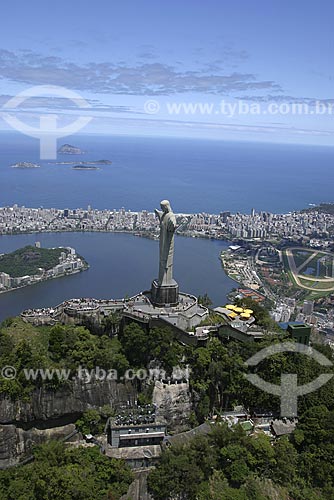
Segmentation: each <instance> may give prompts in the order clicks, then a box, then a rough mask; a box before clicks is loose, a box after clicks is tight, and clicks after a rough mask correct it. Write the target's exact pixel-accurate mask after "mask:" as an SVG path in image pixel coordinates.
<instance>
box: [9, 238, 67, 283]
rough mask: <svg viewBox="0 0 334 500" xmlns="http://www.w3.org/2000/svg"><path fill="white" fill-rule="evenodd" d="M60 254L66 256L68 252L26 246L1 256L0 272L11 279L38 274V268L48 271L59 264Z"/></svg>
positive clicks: (62, 249)
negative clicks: (63, 253)
mask: <svg viewBox="0 0 334 500" xmlns="http://www.w3.org/2000/svg"><path fill="white" fill-rule="evenodd" d="M62 252H65V253H66V254H68V250H66V249H64V248H36V247H34V246H30V245H28V246H26V247H24V248H20V249H18V250H15V251H14V252H11V253H8V254H4V255H1V256H0V272H3V273H7V274H9V275H10V276H11V277H12V278H17V277H19V276H32V275H33V274H40V270H39V269H40V268H43V269H45V270H48V269H52V268H53V267H55V266H56V265H57V264H59V257H60V254H61V253H62Z"/></svg>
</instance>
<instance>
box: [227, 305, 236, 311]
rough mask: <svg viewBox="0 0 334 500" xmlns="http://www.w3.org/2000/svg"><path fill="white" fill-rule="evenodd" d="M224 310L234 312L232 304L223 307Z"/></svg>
mask: <svg viewBox="0 0 334 500" xmlns="http://www.w3.org/2000/svg"><path fill="white" fill-rule="evenodd" d="M225 309H230V311H234V309H235V306H234V305H233V304H227V306H225Z"/></svg>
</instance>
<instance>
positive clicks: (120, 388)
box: [0, 380, 137, 468]
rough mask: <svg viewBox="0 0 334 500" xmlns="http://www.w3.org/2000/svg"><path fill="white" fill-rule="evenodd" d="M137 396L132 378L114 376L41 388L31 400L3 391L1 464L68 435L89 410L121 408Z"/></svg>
mask: <svg viewBox="0 0 334 500" xmlns="http://www.w3.org/2000/svg"><path fill="white" fill-rule="evenodd" d="M136 399H137V397H136V390H135V388H134V386H133V385H132V384H131V383H130V382H128V383H125V384H120V383H117V382H115V381H114V380H104V381H96V380H95V381H92V382H90V383H84V382H83V381H80V380H77V381H75V382H73V383H71V385H69V386H66V387H63V388H62V389H60V390H58V391H54V392H53V391H49V390H47V389H45V388H40V389H36V390H35V391H34V392H33V394H32V396H31V398H30V400H29V401H21V400H18V401H12V400H11V399H9V398H7V397H4V396H3V395H1V396H0V468H4V467H8V466H9V465H14V464H16V463H18V462H19V461H20V460H21V458H22V457H23V456H24V455H26V454H27V453H29V450H31V448H32V446H34V445H35V444H38V443H41V442H43V441H46V440H47V439H50V438H51V437H54V438H55V439H58V437H59V436H61V437H64V436H66V435H68V434H69V429H70V427H69V424H73V423H74V422H75V421H76V420H77V419H78V417H79V416H80V415H81V414H82V413H83V412H84V411H85V410H87V409H89V408H100V407H102V406H104V405H109V406H111V407H113V408H119V407H120V406H121V405H126V404H127V402H128V401H129V402H130V403H132V404H133V403H134V401H135V400H136ZM73 428H74V425H73ZM72 430H73V429H72Z"/></svg>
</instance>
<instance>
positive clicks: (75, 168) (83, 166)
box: [72, 164, 100, 170]
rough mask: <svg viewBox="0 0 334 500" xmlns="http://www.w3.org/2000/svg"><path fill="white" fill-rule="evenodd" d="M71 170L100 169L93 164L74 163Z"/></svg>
mask: <svg viewBox="0 0 334 500" xmlns="http://www.w3.org/2000/svg"><path fill="white" fill-rule="evenodd" d="M72 170H100V168H99V167H96V166H95V165H83V164H80V165H75V166H74V167H72Z"/></svg>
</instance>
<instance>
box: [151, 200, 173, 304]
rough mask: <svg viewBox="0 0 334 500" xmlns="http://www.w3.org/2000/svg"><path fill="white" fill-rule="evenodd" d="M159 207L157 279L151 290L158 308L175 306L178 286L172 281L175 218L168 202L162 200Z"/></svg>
mask: <svg viewBox="0 0 334 500" xmlns="http://www.w3.org/2000/svg"><path fill="white" fill-rule="evenodd" d="M160 206H161V210H155V214H156V215H157V217H158V218H159V222H160V253H159V277H158V279H157V280H154V281H153V283H152V288H151V300H152V302H153V304H154V305H156V306H159V307H160V306H164V305H176V304H178V300H179V286H178V284H177V283H176V281H175V280H174V279H173V258H174V233H175V229H176V218H175V215H174V213H173V210H172V209H171V206H170V203H169V201H168V200H163V201H162V202H161V203H160Z"/></svg>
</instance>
